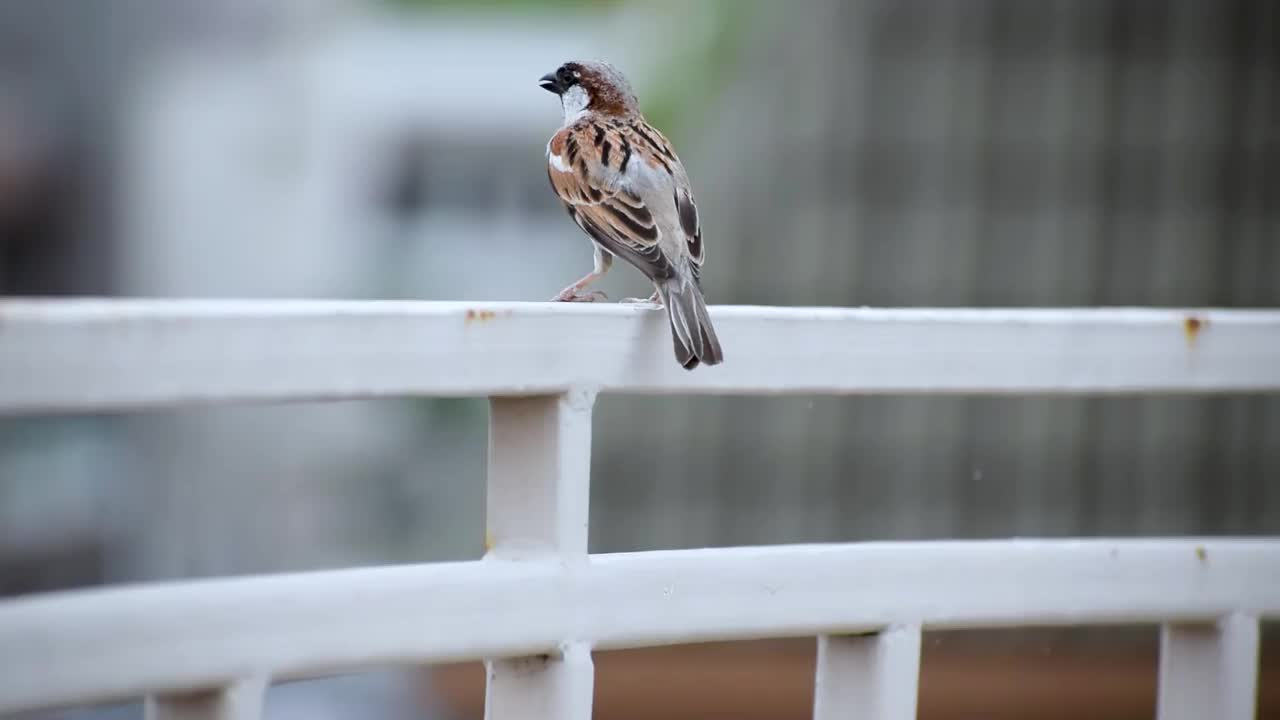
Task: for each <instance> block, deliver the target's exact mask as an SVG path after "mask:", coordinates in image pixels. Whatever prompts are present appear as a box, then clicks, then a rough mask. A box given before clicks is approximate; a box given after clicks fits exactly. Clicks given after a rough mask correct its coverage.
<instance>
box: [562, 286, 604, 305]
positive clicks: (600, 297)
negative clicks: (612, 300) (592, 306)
mask: <svg viewBox="0 0 1280 720" xmlns="http://www.w3.org/2000/svg"><path fill="white" fill-rule="evenodd" d="M608 299H609V296H608V295H605V294H604V292H603V291H601V290H592V291H591V292H589V293H585V294H582V295H579V294H578V291H577V290H575V289H574V288H573V287H567V288H565V289H564V290H561V291H560V294H559V295H556V296H555V297H553V298H551V302H604V301H605V300H608Z"/></svg>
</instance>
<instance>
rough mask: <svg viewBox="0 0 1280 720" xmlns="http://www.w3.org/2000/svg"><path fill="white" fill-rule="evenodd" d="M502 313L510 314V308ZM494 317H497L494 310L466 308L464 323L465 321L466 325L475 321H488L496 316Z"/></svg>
mask: <svg viewBox="0 0 1280 720" xmlns="http://www.w3.org/2000/svg"><path fill="white" fill-rule="evenodd" d="M502 314H503V315H510V314H511V311H510V310H506V311H504V312H503V313H502ZM496 317H498V313H497V312H496V311H494V310H471V309H468V310H467V312H466V315H465V318H466V323H467V324H468V325H470V324H471V323H476V322H489V321H490V320H493V319H494V318H496Z"/></svg>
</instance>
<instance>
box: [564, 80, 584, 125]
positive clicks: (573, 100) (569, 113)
mask: <svg viewBox="0 0 1280 720" xmlns="http://www.w3.org/2000/svg"><path fill="white" fill-rule="evenodd" d="M560 104H561V105H562V106H563V107H564V122H565V124H566V125H568V124H569V123H571V122H573V121H574V120H577V119H578V118H579V117H582V115H583V114H585V113H586V112H587V106H588V105H590V104H591V95H590V94H588V93H587V91H586V89H584V88H583V87H582V86H581V85H574V86H573V87H571V88H569V89H568V90H565V91H564V94H563V95H561V96H560Z"/></svg>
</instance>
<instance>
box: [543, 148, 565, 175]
mask: <svg viewBox="0 0 1280 720" xmlns="http://www.w3.org/2000/svg"><path fill="white" fill-rule="evenodd" d="M547 162H549V163H551V167H552V169H554V170H555V171H556V172H562V173H567V172H569V166H568V165H566V164H565V162H564V158H562V157H560V156H559V155H556V154H555V153H553V152H548V153H547Z"/></svg>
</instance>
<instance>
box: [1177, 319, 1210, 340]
mask: <svg viewBox="0 0 1280 720" xmlns="http://www.w3.org/2000/svg"><path fill="white" fill-rule="evenodd" d="M1208 324H1209V321H1208V320H1201V319H1200V318H1198V317H1196V316H1194V315H1188V316H1187V317H1186V318H1184V319H1183V321H1182V334H1183V335H1185V336H1186V338H1187V345H1189V346H1191V347H1195V345H1196V340H1197V339H1199V337H1200V331H1201V330H1204V328H1205V326H1207V325H1208Z"/></svg>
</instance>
